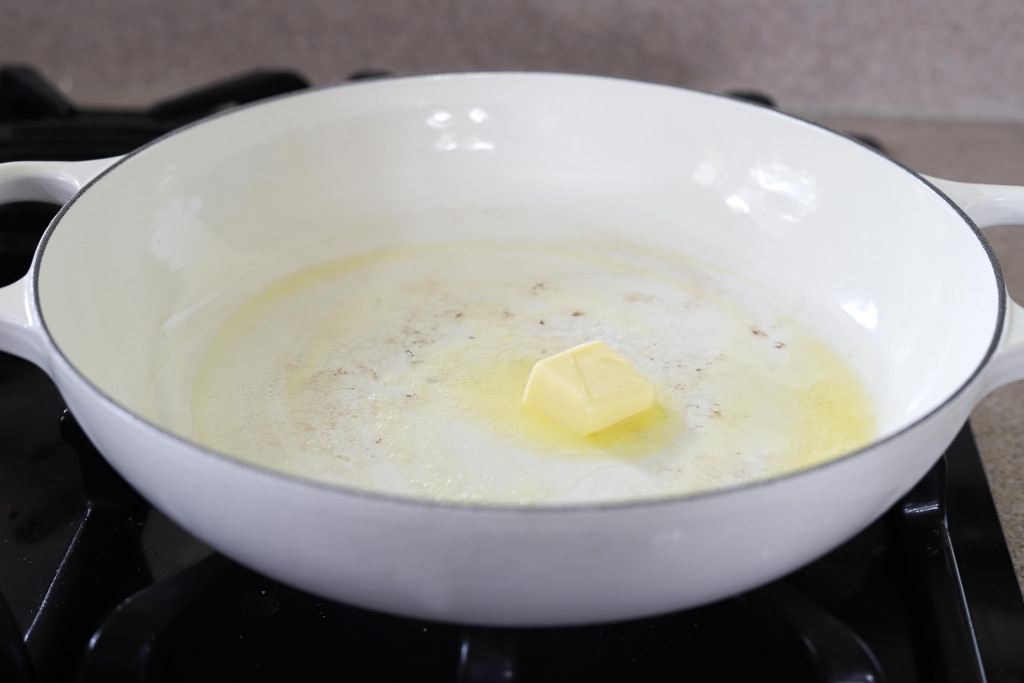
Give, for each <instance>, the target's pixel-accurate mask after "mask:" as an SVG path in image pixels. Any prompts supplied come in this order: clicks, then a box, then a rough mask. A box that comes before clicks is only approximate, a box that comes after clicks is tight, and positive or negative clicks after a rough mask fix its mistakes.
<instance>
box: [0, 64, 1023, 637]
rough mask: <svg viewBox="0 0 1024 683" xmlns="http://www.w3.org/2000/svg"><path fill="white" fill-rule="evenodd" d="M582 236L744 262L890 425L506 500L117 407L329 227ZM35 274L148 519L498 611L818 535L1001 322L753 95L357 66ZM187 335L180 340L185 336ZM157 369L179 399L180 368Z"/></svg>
mask: <svg viewBox="0 0 1024 683" xmlns="http://www.w3.org/2000/svg"><path fill="white" fill-rule="evenodd" d="M296 211H297V213H296ZM521 218H527V219H528V220H513V219H521ZM510 226H514V228H511V229H510ZM584 238H586V239H594V238H601V239H608V240H625V241H629V242H632V243H636V244H640V245H643V246H644V247H647V248H651V249H655V250H666V251H677V252H683V253H686V254H688V255H690V256H692V257H694V258H699V259H704V260H707V261H710V262H712V263H719V264H722V265H724V266H727V267H729V268H731V269H734V270H737V271H740V272H743V273H746V274H747V275H748V276H749V277H750V278H751V279H753V280H754V281H763V282H765V283H768V284H769V285H770V287H771V288H773V290H777V291H778V292H780V294H779V303H780V305H783V306H785V307H789V308H791V309H792V311H793V314H794V315H796V316H798V317H799V316H803V315H806V316H807V317H809V319H810V321H811V322H813V323H814V324H821V326H822V329H823V330H826V331H827V333H828V335H829V336H830V337H834V338H832V339H830V341H832V342H834V343H835V344H836V346H837V347H838V348H839V349H840V351H841V352H842V353H843V354H845V355H846V357H847V358H848V359H849V360H850V362H851V363H853V364H854V365H855V366H856V367H858V368H859V369H860V370H861V371H862V372H863V374H864V376H865V379H866V380H867V382H868V384H869V385H870V386H871V388H872V390H873V392H874V393H875V395H876V396H877V398H878V403H879V412H880V414H881V429H882V431H883V435H884V436H885V437H886V438H884V439H883V440H882V441H881V442H880V443H878V444H876V445H875V446H874V447H872V448H870V449H867V450H865V451H862V452H860V453H857V454H854V455H852V456H850V457H846V458H844V459H840V460H839V461H837V462H834V463H831V464H829V465H826V466H823V467H819V468H816V469H813V470H811V471H808V472H804V473H802V474H798V475H795V476H790V477H786V478H782V479H777V480H774V481H771V482H769V483H764V484H759V485H755V486H749V487H741V488H734V489H730V490H726V491H721V492H718V493H715V494H711V495H701V496H696V497H689V498H687V497H683V498H679V499H676V500H663V501H659V502H653V503H643V504H640V503H631V504H627V505H618V506H616V505H612V506H607V507H582V508H575V509H571V508H565V509H563V508H558V507H546V508H536V509H526V510H519V509H515V508H480V507H460V506H457V505H454V506H445V505H434V504H429V503H421V502H403V501H401V500H397V499H388V498H386V497H379V496H374V495H366V494H361V493H353V492H350V491H346V490H344V489H338V488H331V487H326V486H317V485H312V484H309V483H306V482H303V481H301V480H298V479H293V478H288V477H282V476H277V475H274V474H271V473H268V472H265V471H261V470H259V469H256V468H253V467H250V466H246V465H243V464H240V463H237V462H235V461H233V460H230V459H227V458H224V457H222V456H219V455H215V454H211V453H207V452H204V451H203V450H202V449H199V448H197V447H195V446H192V445H190V444H188V443H187V442H186V441H184V440H182V439H179V438H176V437H174V436H170V435H168V434H167V433H164V432H162V431H161V430H160V429H158V428H157V427H156V426H154V425H152V424H150V423H148V422H147V421H145V420H142V419H141V418H139V417H137V416H135V415H133V414H132V412H131V411H132V410H135V409H139V410H141V411H142V412H146V411H145V410H143V409H142V408H143V406H142V404H143V403H144V402H145V401H146V400H147V398H146V388H147V381H148V380H149V378H150V377H151V376H152V373H153V371H154V368H155V367H156V368H159V367H160V366H161V364H163V363H167V362H171V361H168V356H166V355H162V351H161V349H164V348H165V345H166V344H165V343H166V341H167V339H168V338H171V337H173V336H175V335H179V334H181V333H182V330H184V329H186V328H188V326H189V325H190V324H192V322H193V321H194V320H195V319H197V318H199V319H202V320H205V321H207V322H209V321H216V320H217V319H219V318H221V317H223V316H224V315H226V314H227V313H229V312H230V302H237V301H238V298H237V297H239V296H244V295H245V294H248V293H252V292H254V291H256V290H257V289H259V288H260V287H262V286H264V285H266V284H267V283H269V282H271V281H273V280H274V279H276V278H278V277H280V276H281V275H283V274H285V273H287V272H289V271H291V270H294V269H295V268H298V267H299V266H302V265H308V264H310V263H316V262H321V261H325V260H329V259H331V258H336V257H337V256H338V255H339V252H338V250H339V249H342V250H344V249H347V250H351V251H352V252H359V251H364V250H368V249H371V248H375V247H381V246H391V245H396V244H410V243H430V242H436V241H465V240H496V241H517V240H527V241H532V242H541V243H544V242H547V243H564V242H566V241H567V240H568V241H572V240H578V239H584ZM38 278H39V280H38V282H39V298H40V306H41V311H42V319H43V321H44V323H45V325H46V328H47V330H48V331H49V333H50V334H51V335H52V336H53V339H54V341H55V343H56V345H57V347H59V349H60V352H61V354H62V355H53V354H52V352H51V358H50V359H49V360H50V363H51V364H52V368H51V372H52V374H53V376H54V377H55V379H56V381H57V382H58V385H59V386H60V388H61V390H62V392H63V393H64V394H65V397H66V398H67V400H68V403H69V405H70V406H71V408H72V411H73V412H74V413H75V414H76V415H77V416H78V419H79V421H80V422H81V423H82V425H83V427H84V428H85V430H86V432H87V433H88V434H89V436H90V437H91V438H92V439H93V440H94V441H95V442H96V444H97V445H98V446H99V447H100V449H101V451H102V452H104V454H105V455H106V456H107V457H108V458H109V459H110V460H111V462H112V463H113V464H114V466H115V467H116V468H117V469H118V470H119V471H121V472H122V473H123V474H124V476H125V477H126V478H127V479H128V480H129V481H130V482H132V483H133V484H134V485H135V486H136V487H138V488H139V490H140V491H142V492H143V493H144V494H145V495H146V496H147V497H148V498H149V499H150V500H151V501H152V502H153V503H154V504H155V505H156V506H157V507H159V508H160V509H162V510H163V511H165V512H166V513H167V514H168V515H169V516H170V517H172V518H173V519H175V520H176V521H178V522H179V523H180V524H182V525H183V526H184V527H185V528H187V529H189V530H190V531H192V532H193V533H195V534H196V535H197V536H199V537H200V538H202V539H203V540H205V541H207V542H208V543H210V544H211V545H213V546H215V547H216V548H218V549H220V550H222V551H223V552H225V553H226V554H228V555H230V556H232V557H235V558H237V559H239V560H241V561H243V562H245V563H247V564H250V565H251V566H253V567H254V568H256V569H259V570H261V571H264V572H266V573H267V574H270V575H272V576H275V577H278V578H281V579H283V580H285V581H288V582H290V583H293V584H295V585H297V586H300V587H302V588H306V589H309V590H312V591H314V592H317V593H320V594H323V595H325V596H328V597H331V598H335V599H340V600H346V601H349V602H354V603H356V604H361V605H365V606H369V607H373V608H378V609H384V610H388V611H394V612H399V613H403V614H412V615H417V616H422V617H428V618H435V619H445V620H458V621H471V622H483V623H496V624H553V623H578V622H587V621H595V620H605V619H613V618H624V617H629V616H636V615H641V614H649V613H654V612H662V611H668V610H672V609H677V608H681V607H686V606H691V605H696V604H700V603H703V602H708V601H710V600H714V599H716V598H719V597H722V596H725V595H729V594H732V593H735V592H738V591H741V590H744V589H747V588H750V587H753V586H755V585H758V584H760V583H763V582H765V581H768V580H771V579H773V578H775V577H777V576H779V575H782V574H784V573H785V572H787V571H789V570H791V569H794V568H796V567H798V566H800V565H801V564H803V563H805V562H806V561H809V560H810V559H812V558H814V557H816V556H818V555H820V554H822V553H823V552H825V551H827V550H828V549H830V548H831V547H833V546H835V545H837V544H838V543H840V542H842V541H843V540H845V539H846V538H848V537H849V536H850V535H852V534H853V533H855V532H856V531H858V530H859V529H861V528H863V526H865V525H866V524H868V523H869V522H870V521H871V520H873V519H874V518H875V517H876V516H877V515H879V514H881V513H882V512H883V511H884V510H885V509H887V508H888V507H889V506H890V505H891V504H892V503H893V502H894V501H895V500H897V499H898V497H899V496H900V495H901V494H902V493H903V492H905V491H906V490H907V489H909V487H910V486H911V485H912V484H913V483H914V482H916V480H917V479H918V478H919V477H920V476H921V475H922V474H923V473H924V472H925V471H926V470H927V468H928V467H929V466H930V465H931V464H932V463H933V462H934V460H935V458H936V457H937V456H938V454H939V453H940V452H941V451H942V449H943V448H944V447H945V446H946V445H947V444H948V442H949V441H950V440H951V439H952V436H953V435H954V434H955V433H956V431H957V430H958V429H959V427H960V426H961V425H962V424H963V421H964V420H965V419H966V417H967V415H968V413H969V411H970V410H971V408H972V407H973V405H974V403H975V402H976V401H977V400H978V399H979V398H980V394H981V392H982V390H983V389H984V388H985V383H981V382H969V380H972V379H977V377H978V375H977V372H978V370H979V368H980V366H981V365H982V363H983V362H984V360H985V359H986V354H988V353H989V351H990V347H991V346H992V343H993V338H994V335H995V334H996V332H997V330H998V329H999V325H1000V323H1001V320H1000V315H1001V313H1000V301H1001V299H1000V291H999V284H998V280H997V278H996V276H995V274H994V272H993V269H992V265H991V262H990V259H989V256H988V254H987V252H986V249H985V248H984V245H983V243H982V242H981V241H980V240H979V238H978V237H977V236H976V235H975V234H974V232H973V231H972V230H971V229H970V227H969V226H968V225H967V224H966V223H965V221H964V220H963V219H962V217H961V216H960V215H959V213H958V212H957V211H956V209H955V208H954V207H952V206H951V205H950V204H948V203H947V202H946V201H945V200H944V199H943V198H942V197H941V196H939V195H938V194H936V193H935V192H934V191H933V190H932V189H931V188H929V187H928V186H927V185H926V184H925V183H924V182H922V181H921V180H920V179H918V178H916V177H914V176H913V175H911V174H909V173H907V172H906V171H904V170H903V169H901V168H899V167H897V166H895V165H893V164H891V163H889V162H888V161H886V160H884V159H883V158H881V157H879V156H877V155H875V154H873V153H871V152H869V151H867V150H865V149H864V148H862V147H860V146H859V145H857V144H856V143H854V142H851V141H849V140H846V139H843V138H841V137H838V136H835V135H833V134H830V133H827V132H825V131H823V130H820V129H817V128H815V127H813V126H810V125H808V124H804V123H801V122H798V121H794V120H792V119H789V118H786V117H784V116H781V115H777V114H775V113H772V112H768V111H765V110H762V109H759V108H757V107H754V106H749V105H743V104H738V103H735V102H731V101H729V100H725V99H721V98H716V97H711V96H706V95H702V94H697V93H691V92H686V91H680V90H676V89H669V88H662V87H658V86H650V85H642V84H634V83H624V82H617V81H610V80H602V79H593V78H581V77H566V76H537V75H499V76H460V77H451V78H440V79H431V78H426V79H412V80H406V81H393V82H379V83H370V84H360V85H356V86H344V87H340V88H337V89H333V90H326V91H319V92H314V93H310V94H307V95H303V96H300V97H294V98H286V99H282V100H278V101H276V102H273V103H269V104H265V105H261V106H259V107H255V108H250V109H247V110H244V111H240V112H237V113H234V114H231V115H228V116H224V117H219V118H216V119H214V120H211V121H209V122H207V123H204V124H202V125H200V126H197V127H194V128H192V129H189V130H187V131H184V132H182V133H180V134H177V135H174V136H172V137H170V138H169V139H167V140H165V141H163V142H161V143H159V144H157V145H155V146H152V147H150V148H148V149H146V150H144V151H142V152H141V153H139V154H137V155H135V156H132V157H130V158H128V159H126V160H124V161H123V162H122V163H121V164H120V165H119V166H117V167H115V168H114V169H113V170H112V171H111V172H110V173H108V174H107V175H105V176H103V177H101V178H100V179H99V180H97V181H96V182H95V183H94V184H93V185H92V186H91V187H90V188H89V189H88V190H87V191H86V192H84V193H82V194H81V195H79V196H78V197H77V199H76V200H75V201H74V203H73V204H72V205H71V207H70V208H69V210H68V211H67V212H66V214H65V215H64V216H63V217H62V218H61V220H60V222H59V224H58V225H57V227H56V229H55V230H54V231H53V232H52V234H51V235H50V238H49V240H48V242H47V243H46V245H45V247H44V251H43V255H42V259H41V261H40V263H39V265H38ZM8 295H9V296H8V297H7V298H8V299H16V298H17V293H16V292H15V291H14V290H9V291H8ZM0 305H2V302H0ZM0 322H2V321H0ZM195 327H196V329H198V330H202V329H205V328H203V327H202V326H195ZM190 335H191V336H189V335H185V336H186V337H187V339H186V341H185V342H184V343H185V345H186V346H188V345H189V344H191V345H192V347H193V348H200V347H201V346H202V344H203V343H204V340H205V339H206V337H205V336H204V333H203V332H201V331H199V332H195V333H190ZM172 355H173V354H172ZM1008 355H1009V354H1008V352H1003V353H1002V355H1001V356H1000V357H1001V358H1005V357H1008ZM185 356H186V357H187V356H188V354H185ZM65 359H66V360H65ZM67 361H69V362H70V364H69V363H68V362H67ZM173 362H178V363H180V365H179V366H175V372H180V374H181V377H182V379H181V382H182V387H181V391H183V392H184V391H185V389H186V387H187V385H188V382H189V374H190V372H193V371H194V367H190V366H189V364H188V362H187V361H181V360H178V361H173ZM1010 365H1012V364H1005V365H1004V367H1009V366H1010ZM72 368H74V369H72ZM1011 370H1012V369H1011ZM1011 370H1007V372H1010V371H1011ZM79 373H80V374H79ZM993 376H994V375H989V376H988V377H986V380H987V381H988V383H992V382H994V380H993V379H992V377H993ZM1004 377H1005V378H1006V380H1007V381H1008V380H1009V379H1014V378H1015V377H1012V376H1010V375H1005V376H1004ZM96 389H98V390H99V391H100V392H101V393H102V394H103V395H104V396H106V397H109V399H98V397H97V395H96ZM172 393H173V392H172ZM925 416H927V419H926V420H924V421H921V422H919V420H921V418H924V417H925ZM911 426H912V428H909V429H908V427H911Z"/></svg>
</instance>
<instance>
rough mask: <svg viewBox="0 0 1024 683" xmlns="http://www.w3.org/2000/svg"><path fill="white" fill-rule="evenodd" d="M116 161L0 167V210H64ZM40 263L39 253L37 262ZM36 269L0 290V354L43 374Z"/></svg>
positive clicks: (43, 336)
mask: <svg viewBox="0 0 1024 683" xmlns="http://www.w3.org/2000/svg"><path fill="white" fill-rule="evenodd" d="M115 161H117V158H109V159H96V160H91V161H78V162H67V161H15V162H10V163H5V164H0V204H10V203H13V202H55V203H58V204H64V203H66V202H67V201H69V200H70V199H71V198H72V197H73V196H75V194H76V193H77V192H78V191H79V190H81V189H82V188H83V187H85V185H86V184H87V183H88V182H89V181H91V180H92V179H93V178H95V177H96V176H98V175H99V174H100V173H102V172H103V171H105V170H106V169H107V168H109V167H110V166H111V165H112V164H113V163H114V162H115ZM0 229H2V226H0ZM38 259H39V254H38V252H37V254H36V262H38ZM35 269H36V264H35V263H33V265H32V268H31V269H30V270H29V272H28V274H27V275H25V276H24V277H23V278H21V279H20V280H18V281H17V282H14V283H12V284H9V285H7V286H5V287H2V288H0V351H6V352H8V353H13V354H14V355H16V356H20V357H22V358H24V359H25V360H28V361H31V362H32V363H35V364H36V365H38V366H40V367H41V368H43V369H44V370H46V369H47V363H46V341H45V340H46V334H45V332H44V331H43V327H42V323H41V322H40V320H39V316H38V312H37V311H36V310H35V291H34V279H35Z"/></svg>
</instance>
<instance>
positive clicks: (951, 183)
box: [925, 176, 1024, 391]
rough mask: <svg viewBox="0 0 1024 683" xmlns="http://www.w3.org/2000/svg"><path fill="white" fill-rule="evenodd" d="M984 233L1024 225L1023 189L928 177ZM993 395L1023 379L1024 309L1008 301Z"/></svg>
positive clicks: (990, 375)
mask: <svg viewBox="0 0 1024 683" xmlns="http://www.w3.org/2000/svg"><path fill="white" fill-rule="evenodd" d="M925 179H926V180H927V181H928V182H930V183H931V184H932V185H934V186H935V187H936V188H937V189H938V190H939V191H940V192H942V193H943V194H945V195H946V196H947V197H949V198H950V199H951V200H952V201H953V203H954V204H956V205H957V206H959V207H960V208H961V209H962V210H963V212H964V213H966V214H967V215H968V216H970V218H971V220H973V221H974V223H975V225H977V226H978V227H979V228H981V229H985V228H990V227H993V226H996V225H1024V187H1017V186H1015V185H985V184H979V183H964V182H959V181H955V180H943V179H941V178H933V177H929V176H925ZM985 375H986V378H987V381H988V385H987V386H986V387H985V390H986V391H992V390H993V389H997V388H999V387H1001V386H1003V385H1004V384H1009V383H1010V382H1015V381H1017V380H1020V379H1024V307H1022V306H1021V305H1020V304H1018V303H1017V302H1015V301H1013V300H1012V299H1010V298H1009V297H1007V307H1006V319H1005V321H1004V325H1003V338H1002V339H1001V340H1000V343H999V348H998V350H997V351H996V354H995V356H994V357H993V358H992V361H991V363H989V366H988V368H987V369H986V373H985Z"/></svg>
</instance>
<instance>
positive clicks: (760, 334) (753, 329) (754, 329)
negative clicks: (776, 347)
mask: <svg viewBox="0 0 1024 683" xmlns="http://www.w3.org/2000/svg"><path fill="white" fill-rule="evenodd" d="M750 333H751V334H753V335H755V336H758V337H767V336H768V333H767V332H765V331H764V330H762V329H761V328H760V327H758V326H757V325H755V326H754V327H751V328H750Z"/></svg>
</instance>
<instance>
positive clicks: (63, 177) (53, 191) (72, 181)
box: [0, 157, 120, 204]
mask: <svg viewBox="0 0 1024 683" xmlns="http://www.w3.org/2000/svg"><path fill="white" fill-rule="evenodd" d="M119 158H120V157H111V158H107V159H93V160H90V161H12V162H9V163H6V164H0V204H10V203H11V202H54V203H57V204H64V203H65V202H67V201H68V200H69V199H71V198H72V197H73V196H74V195H75V193H76V192H78V191H79V190H81V189H82V188H83V187H85V185H86V184H87V183H88V182H89V181H90V180H92V179H93V178H95V177H96V176H98V175H99V174H100V173H102V172H103V171H105V170H106V169H107V168H109V167H110V166H112V165H113V164H114V162H116V161H117V160H118V159H119Z"/></svg>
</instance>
